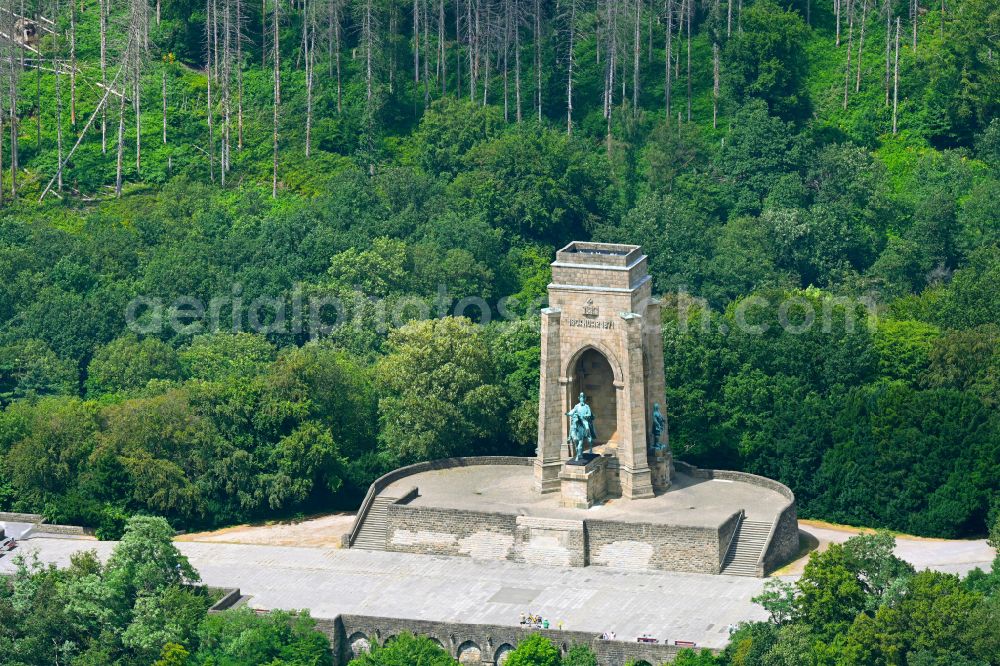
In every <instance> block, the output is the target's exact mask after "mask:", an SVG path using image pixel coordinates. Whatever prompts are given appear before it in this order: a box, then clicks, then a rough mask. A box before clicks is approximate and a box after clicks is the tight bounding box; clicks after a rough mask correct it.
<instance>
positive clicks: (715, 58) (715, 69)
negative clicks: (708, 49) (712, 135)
mask: <svg viewBox="0 0 1000 666" xmlns="http://www.w3.org/2000/svg"><path fill="white" fill-rule="evenodd" d="M712 73H713V75H714V76H713V79H712V127H713V128H717V127H718V126H719V122H718V119H719V43H718V42H715V43H714V44H712Z"/></svg>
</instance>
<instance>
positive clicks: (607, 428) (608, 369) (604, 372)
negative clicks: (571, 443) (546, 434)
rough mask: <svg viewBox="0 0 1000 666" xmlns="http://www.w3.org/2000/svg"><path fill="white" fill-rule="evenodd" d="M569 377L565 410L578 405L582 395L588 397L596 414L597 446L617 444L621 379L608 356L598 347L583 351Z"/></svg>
mask: <svg viewBox="0 0 1000 666" xmlns="http://www.w3.org/2000/svg"><path fill="white" fill-rule="evenodd" d="M567 375H568V376H570V377H572V379H573V381H572V382H571V383H570V387H571V389H570V392H569V395H568V396H567V404H566V409H567V410H569V409H571V408H572V407H573V405H575V404H576V402H577V399H578V396H579V395H580V393H581V392H582V393H584V394H585V395H586V396H587V403H588V404H589V405H590V408H591V410H592V411H593V413H594V430H595V431H596V432H597V440H596V441H595V442H594V444H595V445H596V444H610V445H611V446H617V444H618V395H617V393H618V388H617V386H616V385H615V384H616V382H617V383H618V384H619V385H620V381H619V378H618V377H617V376H616V372H615V368H614V367H612V365H611V361H610V360H609V359H608V357H607V355H605V354H604V353H603V352H601V351H600V350H598V349H597V348H596V347H592V346H588V347H585V348H584V349H582V350H580V352H579V353H578V354H576V355H575V356H574V360H573V361H571V365H570V368H569V372H568V373H567Z"/></svg>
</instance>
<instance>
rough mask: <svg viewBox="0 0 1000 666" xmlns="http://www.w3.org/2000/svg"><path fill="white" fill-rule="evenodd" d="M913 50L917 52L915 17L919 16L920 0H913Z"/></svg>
mask: <svg viewBox="0 0 1000 666" xmlns="http://www.w3.org/2000/svg"><path fill="white" fill-rule="evenodd" d="M912 6H913V10H912V12H913V52H914V53H916V52H917V19H918V18H919V17H920V0H913V2H912Z"/></svg>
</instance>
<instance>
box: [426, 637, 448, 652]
mask: <svg viewBox="0 0 1000 666" xmlns="http://www.w3.org/2000/svg"><path fill="white" fill-rule="evenodd" d="M427 638H429V639H430V641H431V643H434V645H437V646H438V647H439V648H441V649H442V650H443V649H444V643H442V642H441V641H439V640H438V639H436V638H434V637H433V636H428V637H427Z"/></svg>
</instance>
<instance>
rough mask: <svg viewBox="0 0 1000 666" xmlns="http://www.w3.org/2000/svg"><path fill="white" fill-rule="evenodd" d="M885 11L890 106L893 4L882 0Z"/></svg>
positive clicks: (886, 87) (886, 64) (887, 100)
mask: <svg viewBox="0 0 1000 666" xmlns="http://www.w3.org/2000/svg"><path fill="white" fill-rule="evenodd" d="M882 5H883V9H884V10H885V105H886V106H889V88H890V82H891V80H892V64H891V63H892V3H891V2H889V0H882Z"/></svg>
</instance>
